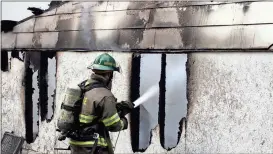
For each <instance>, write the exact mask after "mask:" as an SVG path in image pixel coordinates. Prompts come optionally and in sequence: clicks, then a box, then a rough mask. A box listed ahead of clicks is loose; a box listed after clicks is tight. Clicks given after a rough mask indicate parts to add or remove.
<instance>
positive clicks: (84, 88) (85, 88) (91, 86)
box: [78, 80, 106, 93]
mask: <svg viewBox="0 0 273 154" xmlns="http://www.w3.org/2000/svg"><path fill="white" fill-rule="evenodd" d="M87 81H88V80H84V81H83V82H81V83H80V84H78V86H79V87H80V88H81V91H82V93H85V92H87V91H89V90H92V89H94V88H102V87H104V88H106V86H105V85H104V84H102V83H94V84H88V85H85V84H86V82H87Z"/></svg>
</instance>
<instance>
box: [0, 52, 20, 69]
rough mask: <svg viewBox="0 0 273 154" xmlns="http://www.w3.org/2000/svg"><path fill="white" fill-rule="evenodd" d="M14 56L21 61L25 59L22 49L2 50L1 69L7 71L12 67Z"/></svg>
mask: <svg viewBox="0 0 273 154" xmlns="http://www.w3.org/2000/svg"><path fill="white" fill-rule="evenodd" d="M12 58H17V59H18V60H20V61H22V62H23V61H24V56H23V52H22V51H2V52H1V70H2V71H4V72H6V71H9V70H10V69H11V60H12Z"/></svg>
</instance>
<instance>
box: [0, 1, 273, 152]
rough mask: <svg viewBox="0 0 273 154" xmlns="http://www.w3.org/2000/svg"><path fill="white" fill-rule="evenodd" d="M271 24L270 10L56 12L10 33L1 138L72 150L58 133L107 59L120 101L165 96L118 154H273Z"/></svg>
mask: <svg viewBox="0 0 273 154" xmlns="http://www.w3.org/2000/svg"><path fill="white" fill-rule="evenodd" d="M272 14H273V2H271V1H258V2H255V1H253V2H249V1H248V2H245V1H237V2H236V1H234V2H183V1H175V2H163V1H158V2H156V1H151V2H110V1H108V2H107V1H103V2H63V3H59V4H56V6H54V7H51V8H50V9H49V10H46V11H44V12H43V13H42V14H40V15H34V16H32V17H30V18H28V19H25V20H23V21H21V22H18V24H17V25H16V26H15V27H14V28H13V30H12V31H9V32H2V51H1V53H2V57H1V60H2V67H1V68H2V112H1V115H2V122H1V126H2V132H1V135H3V133H4V132H5V131H11V130H12V131H14V132H15V133H17V134H18V135H21V136H24V137H25V138H26V139H27V142H28V143H26V144H25V145H24V148H26V149H32V150H34V151H36V152H41V153H46V152H48V153H54V152H55V153H57V151H59V150H56V149H55V150H54V148H67V145H66V143H63V142H59V141H57V135H58V134H57V133H56V131H55V129H56V117H57V116H58V112H59V110H60V105H61V101H62V97H63V93H64V91H65V88H66V86H67V85H68V84H71V83H77V82H80V81H82V80H84V79H85V78H87V77H88V76H89V73H90V72H88V71H87V70H86V66H87V65H89V64H90V63H91V62H92V61H93V59H94V58H95V57H96V56H97V55H98V54H100V53H102V52H107V53H109V54H111V55H112V56H113V57H114V58H116V60H117V61H118V62H119V63H120V65H121V66H122V73H121V74H115V76H114V77H115V79H114V83H113V93H114V94H115V95H116V97H117V98H118V99H119V100H131V101H134V100H136V99H137V98H139V96H141V95H142V94H144V93H145V92H146V91H147V90H148V89H149V88H150V87H151V86H154V85H158V93H157V94H156V95H155V96H154V97H152V98H150V99H149V100H148V101H147V103H145V104H142V105H141V106H139V107H138V108H136V109H135V110H134V111H133V113H132V114H131V115H130V129H128V130H126V131H123V132H122V133H121V135H120V137H119V140H118V142H117V146H116V152H117V153H132V152H144V153H160V152H169V153H200V152H207V153H222V152H231V153H235V152H242V153H248V152H265V153H270V152H273V144H272V143H273V121H272V119H273V112H272V111H273V102H272V101H273V73H272V72H273V53H272V44H273V18H272V17H271V16H272ZM3 62H4V63H3ZM4 66H5V67H4ZM111 137H112V139H113V142H115V141H116V138H117V134H116V133H112V134H111ZM29 152H31V150H29Z"/></svg>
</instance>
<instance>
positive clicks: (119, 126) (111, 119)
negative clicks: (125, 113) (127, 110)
mask: <svg viewBox="0 0 273 154" xmlns="http://www.w3.org/2000/svg"><path fill="white" fill-rule="evenodd" d="M100 104H101V105H100V106H101V111H102V119H101V121H102V122H103V124H104V125H105V126H106V127H107V128H108V130H109V131H110V132H117V131H121V130H124V129H127V127H128V121H127V119H126V118H125V117H120V116H119V114H118V112H117V109H116V99H115V98H114V97H112V96H110V97H105V98H104V99H103V100H102V102H101V103H100Z"/></svg>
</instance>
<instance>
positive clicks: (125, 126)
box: [121, 117, 128, 130]
mask: <svg viewBox="0 0 273 154" xmlns="http://www.w3.org/2000/svg"><path fill="white" fill-rule="evenodd" d="M121 120H122V122H123V130H124V129H127V128H128V120H127V118H126V117H122V118H121Z"/></svg>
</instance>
